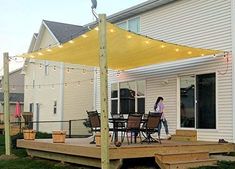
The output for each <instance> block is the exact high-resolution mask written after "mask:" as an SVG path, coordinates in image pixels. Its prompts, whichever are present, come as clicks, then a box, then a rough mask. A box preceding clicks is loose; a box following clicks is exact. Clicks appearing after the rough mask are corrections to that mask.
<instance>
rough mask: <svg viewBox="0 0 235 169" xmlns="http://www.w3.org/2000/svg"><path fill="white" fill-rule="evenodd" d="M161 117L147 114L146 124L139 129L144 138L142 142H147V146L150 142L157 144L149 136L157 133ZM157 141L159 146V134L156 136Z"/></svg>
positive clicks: (152, 113)
mask: <svg viewBox="0 0 235 169" xmlns="http://www.w3.org/2000/svg"><path fill="white" fill-rule="evenodd" d="M161 116H162V114H161V113H155V112H149V114H148V117H147V119H146V122H145V123H144V124H143V126H142V128H141V131H142V134H143V136H144V137H145V139H144V140H143V142H148V143H149V144H150V143H151V142H158V141H157V140H156V139H154V138H153V137H152V136H151V135H152V134H154V133H158V126H159V124H160V120H161ZM158 140H159V143H160V144H161V140H160V135H159V134H158Z"/></svg>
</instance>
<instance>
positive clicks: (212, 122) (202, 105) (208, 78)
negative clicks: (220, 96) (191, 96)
mask: <svg viewBox="0 0 235 169" xmlns="http://www.w3.org/2000/svg"><path fill="white" fill-rule="evenodd" d="M196 83H197V87H196V89H197V90H196V96H197V97H196V98H197V100H196V103H197V104H196V109H197V113H196V114H197V115H196V122H197V128H198V129H215V128H216V86H215V73H211V74H203V75H197V76H196Z"/></svg>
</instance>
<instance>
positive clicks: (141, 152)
mask: <svg viewBox="0 0 235 169" xmlns="http://www.w3.org/2000/svg"><path fill="white" fill-rule="evenodd" d="M91 140H92V138H79V139H78V138H73V139H66V142H65V143H53V142H52V139H38V140H34V141H28V140H18V141H17V146H18V147H21V148H26V149H27V151H28V154H29V155H30V156H33V157H41V158H47V159H53V160H58V161H62V162H70V163H77V164H82V165H89V166H94V167H100V166H101V165H100V158H101V151H100V147H97V146H96V145H94V144H89V142H90V141H91ZM199 151H206V152H208V153H209V154H213V153H226V152H234V151H235V146H234V144H231V143H223V144H221V143H220V144H218V143H216V142H202V141H197V142H180V141H171V140H162V144H159V143H153V144H148V143H143V144H140V143H137V144H130V145H127V144H125V143H124V144H123V145H122V146H121V147H116V146H114V145H113V144H111V145H110V149H109V154H110V155H109V158H110V164H111V167H110V168H118V166H120V165H122V160H123V159H130V158H144V157H155V154H157V153H169V152H170V153H180V152H182V153H187V152H188V153H190V152H199Z"/></svg>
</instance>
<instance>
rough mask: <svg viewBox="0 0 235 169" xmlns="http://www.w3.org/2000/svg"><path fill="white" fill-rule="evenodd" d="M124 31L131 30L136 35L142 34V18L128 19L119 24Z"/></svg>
mask: <svg viewBox="0 0 235 169" xmlns="http://www.w3.org/2000/svg"><path fill="white" fill-rule="evenodd" d="M117 26H119V27H120V28H122V29H126V30H130V31H132V32H135V33H140V17H135V18H131V19H128V20H126V21H123V22H120V23H118V24H117Z"/></svg>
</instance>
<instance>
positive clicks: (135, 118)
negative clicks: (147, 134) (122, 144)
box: [122, 114, 142, 144]
mask: <svg viewBox="0 0 235 169" xmlns="http://www.w3.org/2000/svg"><path fill="white" fill-rule="evenodd" d="M141 120H142V114H129V115H128V119H127V125H126V128H125V130H124V132H125V134H124V137H125V136H126V138H127V142H128V144H129V138H128V133H129V132H130V133H131V142H132V134H134V138H135V143H136V137H137V135H139V136H140V142H141V143H142V140H141V134H140V124H141ZM124 137H123V140H124ZM123 140H122V141H123Z"/></svg>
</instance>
